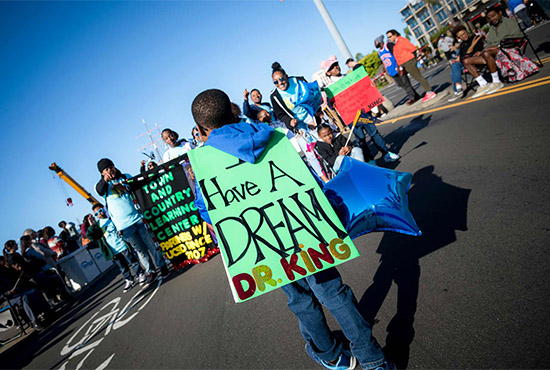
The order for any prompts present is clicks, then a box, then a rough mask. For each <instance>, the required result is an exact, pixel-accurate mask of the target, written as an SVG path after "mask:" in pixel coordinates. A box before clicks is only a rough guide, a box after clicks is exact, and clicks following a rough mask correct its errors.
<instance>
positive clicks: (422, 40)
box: [417, 37, 427, 46]
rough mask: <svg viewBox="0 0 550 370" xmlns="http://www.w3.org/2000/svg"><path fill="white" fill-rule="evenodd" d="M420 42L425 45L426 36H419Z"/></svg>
mask: <svg viewBox="0 0 550 370" xmlns="http://www.w3.org/2000/svg"><path fill="white" fill-rule="evenodd" d="M417 40H418V42H419V43H420V45H422V46H424V45H426V44H427V43H426V38H425V37H421V38H417Z"/></svg>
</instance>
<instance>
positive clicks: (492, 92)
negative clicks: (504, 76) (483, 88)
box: [485, 86, 504, 95]
mask: <svg viewBox="0 0 550 370" xmlns="http://www.w3.org/2000/svg"><path fill="white" fill-rule="evenodd" d="M503 87H504V86H502V87H499V88H498V89H496V90H492V91H488V92H486V93H485V95H491V94H494V93H496V92H497V91H498V90H500V89H502V88H503Z"/></svg>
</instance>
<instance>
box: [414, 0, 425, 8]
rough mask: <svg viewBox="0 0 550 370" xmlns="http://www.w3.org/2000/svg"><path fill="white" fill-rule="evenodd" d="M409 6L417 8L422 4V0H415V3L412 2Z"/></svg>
mask: <svg viewBox="0 0 550 370" xmlns="http://www.w3.org/2000/svg"><path fill="white" fill-rule="evenodd" d="M411 6H412V7H413V9H414V10H418V9H420V8H422V7H423V6H424V1H423V0H417V1H416V2H415V3H412V4H411Z"/></svg>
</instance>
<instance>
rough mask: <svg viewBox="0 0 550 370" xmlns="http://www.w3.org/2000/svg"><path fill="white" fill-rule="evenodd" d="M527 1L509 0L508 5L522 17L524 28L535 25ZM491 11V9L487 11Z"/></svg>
mask: <svg viewBox="0 0 550 370" xmlns="http://www.w3.org/2000/svg"><path fill="white" fill-rule="evenodd" d="M525 3H526V1H524V0H509V1H508V7H509V8H510V10H511V11H513V12H514V14H515V15H516V16H517V17H518V18H519V19H521V25H522V27H521V28H522V29H526V28H529V27H531V26H532V25H533V21H532V20H531V16H530V15H529V9H527V6H525ZM487 13H489V11H487Z"/></svg>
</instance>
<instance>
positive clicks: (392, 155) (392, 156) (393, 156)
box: [384, 152, 401, 162]
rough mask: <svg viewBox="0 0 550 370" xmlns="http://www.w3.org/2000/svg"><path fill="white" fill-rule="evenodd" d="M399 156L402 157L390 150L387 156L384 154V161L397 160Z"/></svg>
mask: <svg viewBox="0 0 550 370" xmlns="http://www.w3.org/2000/svg"><path fill="white" fill-rule="evenodd" d="M399 158H401V157H400V156H399V155H397V154H395V153H392V152H388V153H387V154H386V155H385V156H384V161H385V162H395V161H397V160H398V159H399Z"/></svg>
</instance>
